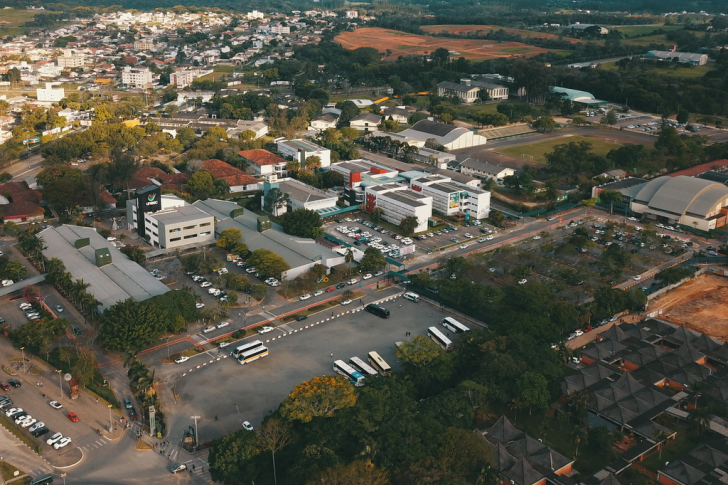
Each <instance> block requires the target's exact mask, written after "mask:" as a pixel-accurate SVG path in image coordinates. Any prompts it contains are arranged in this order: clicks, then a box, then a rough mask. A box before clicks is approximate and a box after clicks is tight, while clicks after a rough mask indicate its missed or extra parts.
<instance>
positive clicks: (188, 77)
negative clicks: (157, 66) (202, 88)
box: [169, 69, 195, 88]
mask: <svg viewBox="0 0 728 485" xmlns="http://www.w3.org/2000/svg"><path fill="white" fill-rule="evenodd" d="M194 80H195V73H194V72H193V71H188V70H186V69H176V70H175V71H174V72H173V73H172V74H170V75H169V83H170V84H172V85H174V86H177V87H178V88H185V87H187V86H189V85H190V84H192V81H194Z"/></svg>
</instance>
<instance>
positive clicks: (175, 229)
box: [169, 227, 182, 234]
mask: <svg viewBox="0 0 728 485" xmlns="http://www.w3.org/2000/svg"><path fill="white" fill-rule="evenodd" d="M181 230H182V229H180V228H179V227H175V228H174V229H170V230H169V233H170V234H171V233H173V232H180V231H181Z"/></svg>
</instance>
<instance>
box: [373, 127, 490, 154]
mask: <svg viewBox="0 0 728 485" xmlns="http://www.w3.org/2000/svg"><path fill="white" fill-rule="evenodd" d="M372 136H387V137H389V138H391V139H393V140H397V141H399V142H402V143H407V144H409V145H410V146H416V147H423V146H425V143H426V142H427V141H428V140H433V141H434V142H435V143H437V144H438V145H441V146H443V147H445V148H447V149H448V150H457V149H459V148H469V147H475V146H480V145H485V143H486V141H487V140H486V138H485V137H484V136H481V135H478V134H477V133H475V132H473V131H470V130H466V129H465V128H458V127H457V126H455V125H448V124H446V123H439V122H437V121H430V120H421V121H418V122H417V123H415V124H414V125H413V126H412V128H408V129H406V130H404V131H401V132H399V133H389V132H385V131H375V132H374V133H372Z"/></svg>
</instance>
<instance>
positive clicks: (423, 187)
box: [410, 174, 490, 219]
mask: <svg viewBox="0 0 728 485" xmlns="http://www.w3.org/2000/svg"><path fill="white" fill-rule="evenodd" d="M410 188H411V189H412V190H413V191H415V192H419V193H421V194H424V195H426V196H429V197H432V208H433V209H434V210H435V211H437V212H439V213H441V214H444V215H448V216H452V215H455V214H463V215H465V216H466V217H469V218H470V219H483V218H486V217H488V215H489V214H490V192H488V191H487V190H483V189H479V188H476V187H470V186H469V185H464V184H461V183H458V182H453V181H452V179H451V178H450V177H446V176H444V175H437V174H433V175H428V176H426V177H421V178H417V179H413V180H411V181H410Z"/></svg>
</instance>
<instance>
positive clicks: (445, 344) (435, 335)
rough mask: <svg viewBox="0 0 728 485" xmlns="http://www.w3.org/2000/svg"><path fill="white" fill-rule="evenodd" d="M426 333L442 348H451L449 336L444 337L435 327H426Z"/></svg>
mask: <svg viewBox="0 0 728 485" xmlns="http://www.w3.org/2000/svg"><path fill="white" fill-rule="evenodd" d="M427 335H428V336H429V337H430V338H431V339H432V341H433V342H435V343H436V344H437V345H439V346H440V347H442V349H443V350H452V342H451V341H450V339H449V338H447V337H445V335H444V334H443V333H442V332H441V331H439V330H438V329H437V327H430V328H428V329H427Z"/></svg>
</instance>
